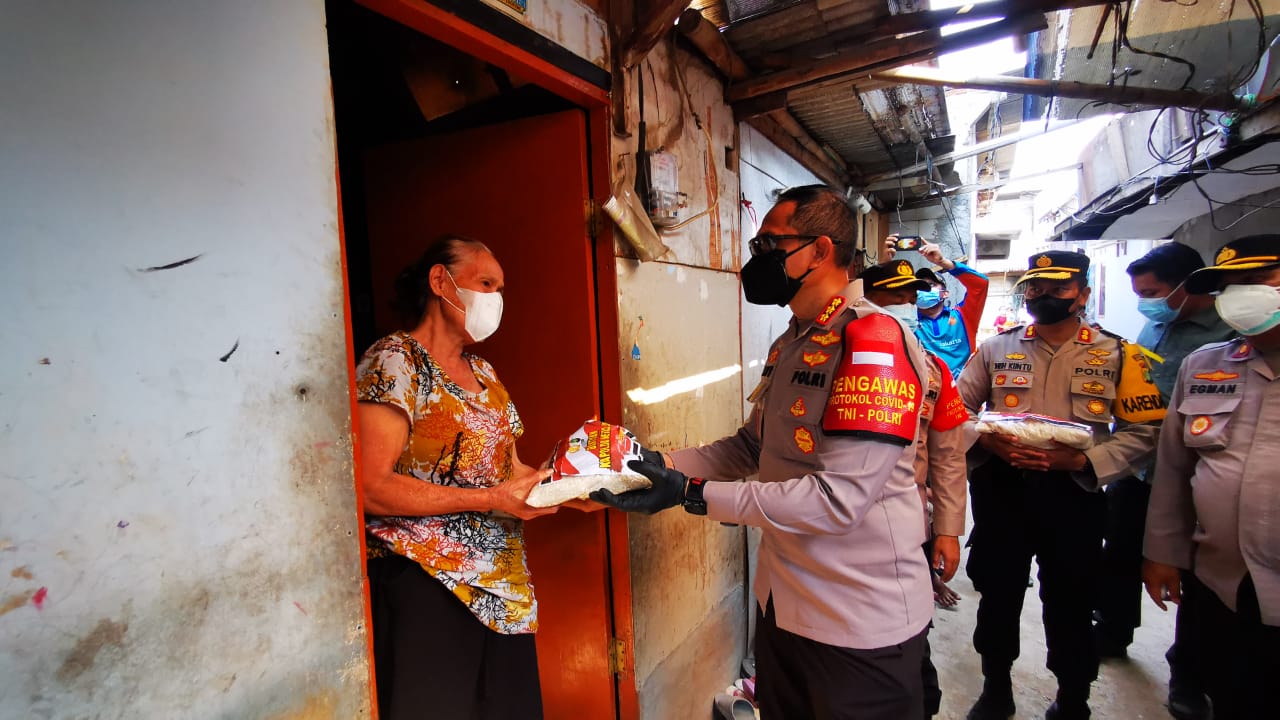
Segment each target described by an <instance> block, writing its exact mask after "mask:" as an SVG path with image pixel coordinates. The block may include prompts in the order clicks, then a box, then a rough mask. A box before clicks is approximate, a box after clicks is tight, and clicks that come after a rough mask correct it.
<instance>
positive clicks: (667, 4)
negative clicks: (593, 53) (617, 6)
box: [621, 0, 689, 70]
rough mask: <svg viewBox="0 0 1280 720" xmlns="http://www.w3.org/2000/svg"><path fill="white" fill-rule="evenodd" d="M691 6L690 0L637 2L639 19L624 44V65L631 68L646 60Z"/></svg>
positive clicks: (625, 67) (628, 68)
mask: <svg viewBox="0 0 1280 720" xmlns="http://www.w3.org/2000/svg"><path fill="white" fill-rule="evenodd" d="M687 7H689V0H649V2H637V3H636V15H637V17H638V20H637V22H636V25H635V30H634V31H632V33H631V36H630V37H629V38H627V40H626V42H625V43H624V44H623V50H622V54H621V58H622V67H623V68H624V69H627V70H630V69H631V68H633V67H635V66H636V65H639V64H640V61H641V60H644V58H645V56H646V55H648V54H649V51H650V50H652V49H653V46H654V45H657V44H658V41H659V40H661V39H662V36H663V35H666V34H667V33H668V32H669V31H670V30H671V28H672V27H673V26H674V25H675V23H676V18H678V17H680V13H682V12H684V9H685V8H687Z"/></svg>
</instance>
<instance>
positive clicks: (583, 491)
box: [525, 419, 653, 507]
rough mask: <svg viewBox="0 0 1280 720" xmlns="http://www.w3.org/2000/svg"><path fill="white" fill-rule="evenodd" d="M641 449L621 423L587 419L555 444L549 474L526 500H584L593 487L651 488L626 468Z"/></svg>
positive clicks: (541, 502) (613, 489)
mask: <svg viewBox="0 0 1280 720" xmlns="http://www.w3.org/2000/svg"><path fill="white" fill-rule="evenodd" d="M640 450H641V446H640V442H639V441H638V440H636V436H635V435H632V434H631V432H630V431H628V430H627V429H626V428H624V427H622V426H621V425H611V424H609V423H606V422H601V421H600V420H594V419H593V420H588V421H587V422H585V423H583V424H582V427H580V428H578V429H577V430H575V431H574V433H573V434H572V435H570V436H569V437H567V438H565V439H564V440H561V441H560V442H558V443H556V447H555V449H554V450H553V451H552V452H551V459H550V460H549V461H548V464H549V466H550V468H551V477H549V478H547V479H546V480H543V481H542V482H540V483H538V484H537V485H536V486H535V487H534V488H533V491H532V492H530V493H529V497H528V499H526V501H525V502H527V503H528V504H529V505H532V506H533V507H551V506H552V505H559V504H560V503H563V502H568V501H570V500H574V499H579V500H586V499H587V496H588V495H590V494H591V492H592V491H595V490H601V489H604V490H608V491H609V492H612V493H624V492H628V491H630V490H643V489H644V488H647V487H651V486H652V485H653V483H651V482H649V478H647V477H645V476H643V475H641V474H640V473H637V472H635V471H634V470H631V469H630V468H628V467H627V463H628V462H630V461H632V460H639V459H641V458H640Z"/></svg>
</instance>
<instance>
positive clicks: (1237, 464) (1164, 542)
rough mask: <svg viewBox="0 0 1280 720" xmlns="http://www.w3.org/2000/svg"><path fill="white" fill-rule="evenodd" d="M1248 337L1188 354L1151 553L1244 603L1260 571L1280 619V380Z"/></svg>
mask: <svg viewBox="0 0 1280 720" xmlns="http://www.w3.org/2000/svg"><path fill="white" fill-rule="evenodd" d="M1276 377H1277V376H1276V373H1275V372H1274V371H1273V370H1272V368H1271V367H1270V366H1269V365H1268V363H1267V361H1266V359H1265V358H1263V357H1262V356H1261V355H1260V354H1259V353H1258V351H1257V350H1256V349H1254V348H1253V347H1252V346H1251V345H1250V344H1249V343H1248V342H1247V341H1245V340H1243V339H1237V340H1234V341H1232V342H1226V343H1218V344H1215V345H1209V346H1207V347H1204V348H1202V349H1200V350H1198V351H1196V352H1193V353H1191V354H1190V355H1188V356H1187V359H1186V360H1185V361H1184V362H1183V363H1182V368H1181V370H1179V372H1178V377H1177V382H1176V384H1175V386H1174V390H1173V398H1172V400H1171V401H1170V403H1169V409H1170V412H1169V415H1168V417H1166V418H1165V421H1164V426H1163V427H1162V428H1161V431H1160V443H1159V450H1158V454H1157V457H1156V470H1155V477H1154V479H1153V480H1152V483H1151V504H1150V506H1149V508H1148V510H1147V529H1146V539H1145V545H1144V550H1143V554H1144V555H1145V556H1146V557H1148V558H1150V559H1151V560H1154V561H1156V562H1160V563H1164V564H1166V565H1173V566H1175V567H1180V568H1184V569H1191V568H1194V569H1195V573H1196V577H1197V578H1199V579H1200V580H1201V582H1203V583H1204V584H1205V585H1206V586H1208V587H1209V588H1210V589H1211V590H1213V591H1214V593H1216V594H1217V595H1218V597H1219V598H1220V599H1221V600H1222V602H1223V603H1224V604H1225V605H1226V606H1227V607H1229V608H1231V609H1232V610H1235V609H1236V592H1237V590H1238V589H1239V587H1240V582H1241V581H1242V580H1243V579H1244V576H1245V573H1249V574H1250V575H1252V577H1253V582H1254V586H1255V587H1256V589H1257V594H1258V604H1259V606H1260V608H1261V611H1262V622H1263V623H1265V624H1267V625H1277V626H1280V382H1276Z"/></svg>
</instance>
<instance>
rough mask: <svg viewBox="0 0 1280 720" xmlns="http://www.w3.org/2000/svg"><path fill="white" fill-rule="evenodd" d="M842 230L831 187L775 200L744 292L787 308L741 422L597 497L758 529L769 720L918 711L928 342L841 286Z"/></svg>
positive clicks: (651, 459) (844, 278) (849, 221)
mask: <svg viewBox="0 0 1280 720" xmlns="http://www.w3.org/2000/svg"><path fill="white" fill-rule="evenodd" d="M853 228H854V225H853V215H852V212H851V211H850V210H849V208H848V206H847V205H846V204H845V201H844V196H843V194H842V193H839V192H836V191H834V190H832V189H830V188H826V187H822V186H810V187H802V188H795V189H792V190H788V191H786V192H784V193H783V194H782V195H781V196H779V198H778V204H777V205H776V206H775V207H774V208H773V209H772V210H771V211H770V212H769V214H768V215H766V216H765V218H764V222H763V223H762V225H761V228H760V234H759V235H758V236H756V237H755V238H753V239H752V240H751V242H750V250H751V253H752V258H751V261H750V262H748V263H747V264H746V265H745V266H744V267H743V268H742V285H743V291H744V292H745V294H746V297H747V300H748V301H750V302H753V303H756V304H776V305H782V306H788V307H790V309H791V311H792V312H793V313H794V315H793V317H792V319H791V321H790V323H789V324H788V327H787V329H786V330H785V331H783V333H782V335H781V336H780V337H779V338H778V339H777V340H776V341H775V342H774V343H773V346H772V347H771V348H770V350H769V355H768V357H767V359H766V364H765V369H764V373H763V377H762V380H761V385H760V386H759V387H758V388H757V389H756V390H755V391H754V392H752V393H751V396H750V400H751V402H752V403H754V408H753V409H752V411H751V414H750V416H749V417H748V418H747V421H746V422H745V423H744V424H743V426H742V428H741V429H740V430H738V432H737V433H735V434H734V435H731V436H729V437H726V438H723V439H721V440H718V441H716V442H714V443H711V444H709V445H705V446H703V447H698V448H688V449H684V450H679V451H677V452H673V453H671V454H670V455H669V456H666V457H663V456H661V455H659V454H658V453H655V452H649V451H646V453H647V454H646V460H645V461H644V462H633V464H632V467H633V468H634V469H636V470H638V471H639V472H642V473H644V474H645V475H646V476H648V477H649V479H650V480H652V481H653V487H652V488H651V489H648V490H638V491H633V492H629V493H625V494H621V495H613V494H612V493H609V492H607V491H599V492H597V493H593V494H592V499H595V500H597V501H598V502H602V503H605V504H608V505H612V506H613V507H616V508H619V509H622V510H626V511H640V512H656V511H658V510H662V509H665V508H669V507H674V506H676V505H681V504H682V505H683V506H684V508H685V510H687V511H689V512H693V513H698V514H705V515H706V516H707V517H708V518H710V519H712V520H718V521H720V522H727V523H740V524H746V525H752V526H755V527H759V528H760V529H761V531H762V532H761V542H760V549H759V554H758V561H757V568H756V580H755V584H754V587H753V590H754V592H755V596H756V601H757V606H756V609H757V612H756V619H757V622H756V635H755V655H756V672H757V684H756V699H757V701H758V702H759V705H760V711H761V716H762V717H764V718H766V719H767V720H788V719H790V718H832V719H833V720H834V719H842V718H847V719H848V720H854V719H859V720H880V719H883V720H903V718H919V717H921V716H922V715H923V712H924V706H923V701H922V694H923V693H922V686H921V676H920V667H921V657H922V653H923V647H924V631H925V627H926V626H927V625H928V623H929V620H930V619H931V618H932V616H933V599H932V596H931V594H930V592H929V588H930V583H929V568H928V565H927V562H926V560H925V557H924V554H923V553H921V552H920V544H921V543H923V542H924V523H922V522H921V516H920V500H919V496H918V495H917V494H916V485H915V473H914V470H913V461H914V459H915V448H914V447H913V444H914V442H915V439H916V433H917V431H918V429H919V412H920V403H921V401H922V400H923V399H924V392H925V389H924V383H923V381H922V378H923V377H925V373H926V370H925V362H924V354H923V352H922V351H921V349H920V346H919V343H918V342H917V341H916V340H915V339H914V338H913V337H912V336H911V335H910V333H907V332H906V331H905V330H904V329H903V327H902V325H901V324H900V323H898V321H896V320H894V319H893V318H892V317H891V316H889V315H888V314H886V313H884V312H882V311H880V309H879V308H878V307H876V306H875V305H873V304H871V303H869V302H867V301H866V300H864V299H863V298H862V297H861V293H860V292H858V289H857V285H856V284H855V283H851V282H849V278H848V267H849V264H850V261H851V260H852V259H853V241H854V230H853ZM756 474H758V478H759V479H758V480H755V481H749V482H740V481H741V480H742V479H743V478H746V477H749V476H751V475H756ZM673 552H685V550H683V549H680V550H673Z"/></svg>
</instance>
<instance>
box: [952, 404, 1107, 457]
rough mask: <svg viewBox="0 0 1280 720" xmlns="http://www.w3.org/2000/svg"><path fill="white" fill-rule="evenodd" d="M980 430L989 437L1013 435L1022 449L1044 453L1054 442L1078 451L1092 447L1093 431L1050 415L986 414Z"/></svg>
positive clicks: (981, 417)
mask: <svg viewBox="0 0 1280 720" xmlns="http://www.w3.org/2000/svg"><path fill="white" fill-rule="evenodd" d="M977 429H978V432H980V433H985V434H987V435H997V434H998V435H1012V436H1014V437H1015V438H1017V439H1018V442H1020V443H1022V444H1023V445H1030V446H1031V447H1036V448H1040V449H1042V450H1052V449H1053V448H1054V444H1053V443H1054V441H1057V442H1060V443H1062V444H1063V445H1067V446H1070V447H1073V448H1075V449H1077V450H1088V449H1089V448H1091V447H1093V428H1091V427H1089V426H1088V425H1083V424H1081V423H1076V422H1071V421H1069V420H1063V419H1061V418H1056V417H1050V416H1048V415H1033V414H1031V413H1002V412H984V413H982V414H981V415H979V416H978V425H977Z"/></svg>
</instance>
